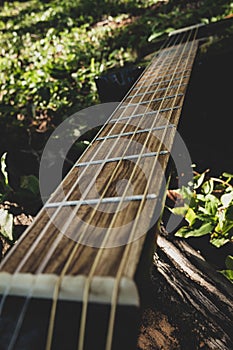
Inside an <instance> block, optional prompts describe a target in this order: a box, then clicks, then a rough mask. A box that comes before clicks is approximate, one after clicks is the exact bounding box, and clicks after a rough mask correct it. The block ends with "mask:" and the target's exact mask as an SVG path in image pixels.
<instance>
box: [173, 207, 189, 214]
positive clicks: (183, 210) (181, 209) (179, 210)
mask: <svg viewBox="0 0 233 350" xmlns="http://www.w3.org/2000/svg"><path fill="white" fill-rule="evenodd" d="M170 211H171V212H172V213H173V214H175V215H181V216H185V214H186V212H187V207H174V208H172V209H170Z"/></svg>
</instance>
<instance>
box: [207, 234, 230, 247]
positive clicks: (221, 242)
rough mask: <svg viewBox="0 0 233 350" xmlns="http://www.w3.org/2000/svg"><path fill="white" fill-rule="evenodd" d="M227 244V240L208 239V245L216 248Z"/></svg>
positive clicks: (221, 238)
mask: <svg viewBox="0 0 233 350" xmlns="http://www.w3.org/2000/svg"><path fill="white" fill-rule="evenodd" d="M227 242H229V239H227V238H225V237H221V236H220V237H214V238H211V239H210V243H211V244H213V245H214V246H215V247H216V248H220V247H222V246H223V245H224V244H226V243H227Z"/></svg>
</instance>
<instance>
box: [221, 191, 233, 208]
mask: <svg viewBox="0 0 233 350" xmlns="http://www.w3.org/2000/svg"><path fill="white" fill-rule="evenodd" d="M232 200H233V191H232V192H230V193H225V194H223V195H222V196H221V202H222V204H223V205H224V207H227V206H228V205H229V204H230V203H231V201H232Z"/></svg>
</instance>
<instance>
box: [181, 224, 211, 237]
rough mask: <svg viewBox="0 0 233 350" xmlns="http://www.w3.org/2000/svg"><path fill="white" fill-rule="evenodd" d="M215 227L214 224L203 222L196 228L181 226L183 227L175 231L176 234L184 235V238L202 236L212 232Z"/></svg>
mask: <svg viewBox="0 0 233 350" xmlns="http://www.w3.org/2000/svg"><path fill="white" fill-rule="evenodd" d="M213 228H214V224H212V223H208V222H207V223H206V222H203V224H202V225H201V226H200V227H199V228H196V229H194V228H193V227H188V226H184V227H181V229H180V230H178V231H177V232H176V233H175V236H178V237H184V238H187V237H201V236H204V235H207V234H208V233H211V232H212V230H213Z"/></svg>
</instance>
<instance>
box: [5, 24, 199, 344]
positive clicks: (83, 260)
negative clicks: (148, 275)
mask: <svg viewBox="0 0 233 350" xmlns="http://www.w3.org/2000/svg"><path fill="white" fill-rule="evenodd" d="M171 44H172V45H171ZM197 47H198V42H197V41H196V40H195V36H194V35H193V31H191V34H190V33H189V35H187V33H186V34H185V35H184V34H183V33H182V37H181V40H180V41H178V40H176V39H175V36H174V37H173V38H172V40H171V41H170V46H168V47H166V48H164V49H162V50H160V51H159V52H158V53H156V54H155V57H154V58H153V60H152V62H151V64H150V65H149V66H148V67H147V69H146V70H145V71H144V73H143V74H142V75H141V77H140V78H139V79H138V81H137V82H136V83H135V85H134V86H133V87H132V89H131V90H130V91H129V93H128V94H127V95H126V97H125V98H124V99H123V101H122V102H121V103H120V104H119V105H118V107H117V108H116V110H115V111H114V112H113V113H112V115H111V116H110V118H109V119H108V121H107V123H105V124H104V126H103V127H102V129H101V131H100V133H99V134H98V135H97V137H96V138H95V139H94V140H93V142H92V143H91V145H90V146H89V147H88V149H87V151H86V152H85V153H84V154H83V156H82V157H81V158H80V159H79V160H78V161H77V162H76V164H75V165H74V166H73V168H72V169H71V171H70V172H69V174H68V175H67V176H66V178H65V179H64V180H63V181H62V183H61V184H60V185H59V186H58V188H57V189H56V191H55V192H54V193H53V194H52V195H51V197H50V199H49V200H48V202H47V203H46V204H45V205H44V207H43V208H42V210H41V211H40V213H39V214H38V215H37V217H36V218H35V220H34V222H33V224H32V225H31V226H30V227H29V228H28V230H27V231H26V232H25V234H24V235H23V237H22V239H21V240H20V241H19V242H18V243H17V245H16V247H15V248H14V249H12V251H11V252H10V253H9V254H8V256H7V257H6V258H5V260H4V261H3V262H2V264H1V270H0V293H1V295H2V301H1V310H2V312H3V315H5V313H6V310H7V307H8V308H9V309H10V310H11V312H12V315H11V316H10V317H11V319H12V320H13V321H12V322H13V324H14V327H13V328H15V329H16V330H15V332H14V333H13V337H12V338H11V339H3V340H2V342H4V346H5V344H7V342H8V344H9V343H10V344H11V345H10V346H11V347H9V348H10V349H21V348H22V349H23V348H24V349H26V348H28V349H32V348H33V349H37V348H38V349H46V350H49V349H64V348H65V349H78V350H83V349H93V348H94V346H95V348H98V349H106V350H110V349H119V348H121V349H131V348H132V349H133V348H134V346H135V339H134V338H133V337H130V336H128V331H127V329H125V327H119V325H122V323H123V324H125V323H128V324H129V322H130V325H131V326H130V327H131V328H132V332H136V331H137V322H136V319H138V315H139V309H140V298H139V289H140V288H139V285H138V282H137V280H136V278H135V277H136V276H138V275H139V272H140V269H141V266H142V261H143V260H144V259H145V256H147V258H146V259H149V251H150V250H151V248H149V250H148V242H149V245H150V246H153V245H154V243H153V244H152V245H151V242H155V233H154V232H155V227H156V224H157V221H158V218H159V216H160V212H161V208H162V206H163V198H164V191H165V180H164V174H165V172H166V168H167V164H168V160H169V157H170V153H171V149H172V145H173V141H174V137H175V135H176V128H177V125H178V121H179V118H180V114H181V110H182V106H183V102H184V97H185V92H186V89H187V86H188V82H189V78H190V74H191V70H192V66H193V62H194V59H195V55H196V51H197ZM25 300H26V301H25ZM35 301H36V302H35ZM38 303H40V305H41V309H40V310H43V312H42V311H41V315H38V319H39V321H38V320H37V321H36V322H35V320H34V318H33V313H34V312H39V311H38ZM25 304H26V307H25ZM11 305H14V307H11ZM15 305H16V306H17V307H16V306H15ZM29 305H31V306H29ZM20 310H21V311H20ZM25 310H26V311H25ZM29 310H30V312H29ZM14 313H18V314H17V315H16V316H14ZM20 315H21V316H20ZM64 317H65V318H64ZM43 319H45V321H44V322H43ZM63 320H65V322H62V321H63ZM98 320H100V321H99V322H98ZM33 322H34V323H33ZM74 323H75V324H74ZM33 324H35V325H34V326H33ZM35 329H36V330H35ZM22 330H23V332H21V331H22ZM27 330H28V332H29V333H30V336H29V337H28V340H25V339H24V338H25V332H26V331H27ZM33 332H34V333H35V337H34V338H33V337H32V334H34V333H33ZM63 336H64V339H70V341H69V344H67V343H65V344H64V339H63ZM6 338H7V337H6ZM26 338H27V337H26ZM71 338H72V339H71ZM126 338H127V340H126ZM12 339H13V340H12ZM62 339H63V340H62ZM27 341H28V343H27ZM0 342H1V341H0ZM25 342H26V344H28V345H27V347H26V346H25V347H23V346H24V345H22V344H25ZM93 344H94V346H93Z"/></svg>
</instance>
